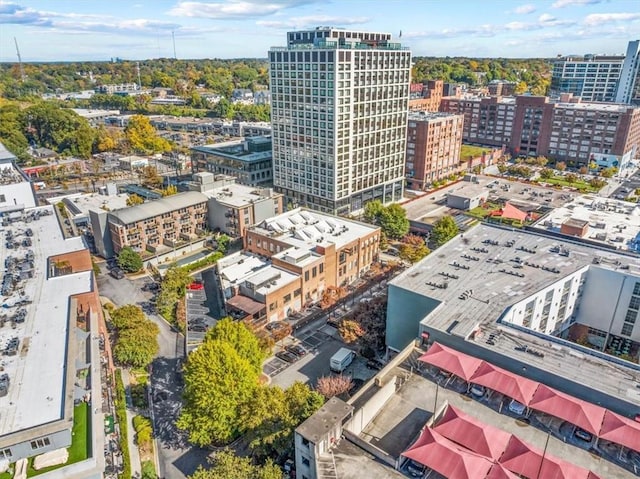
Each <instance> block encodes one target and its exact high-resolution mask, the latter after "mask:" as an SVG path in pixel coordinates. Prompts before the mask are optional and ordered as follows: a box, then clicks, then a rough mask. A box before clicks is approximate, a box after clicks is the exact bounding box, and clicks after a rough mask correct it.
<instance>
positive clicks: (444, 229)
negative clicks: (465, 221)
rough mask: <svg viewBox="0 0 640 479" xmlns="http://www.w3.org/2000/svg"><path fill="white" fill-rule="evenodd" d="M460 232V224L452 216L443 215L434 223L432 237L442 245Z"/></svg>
mask: <svg viewBox="0 0 640 479" xmlns="http://www.w3.org/2000/svg"><path fill="white" fill-rule="evenodd" d="M458 233H459V229H458V225H456V222H455V221H454V220H453V218H452V217H451V216H443V217H442V218H440V219H439V220H438V221H436V222H435V224H434V225H433V230H432V231H431V239H432V240H433V242H434V243H435V244H436V246H442V245H443V244H445V243H446V242H447V241H449V240H450V239H451V238H453V237H454V236H456V235H457V234H458Z"/></svg>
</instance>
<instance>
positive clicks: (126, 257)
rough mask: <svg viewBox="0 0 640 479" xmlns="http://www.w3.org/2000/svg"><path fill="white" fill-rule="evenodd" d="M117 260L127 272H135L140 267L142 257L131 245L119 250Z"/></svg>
mask: <svg viewBox="0 0 640 479" xmlns="http://www.w3.org/2000/svg"><path fill="white" fill-rule="evenodd" d="M117 262H118V266H120V267H121V268H122V269H123V270H125V271H126V272H127V273H136V272H138V271H140V270H141V269H142V257H141V256H140V254H139V253H137V252H136V251H134V250H133V248H131V246H125V247H124V248H122V249H121V250H120V252H119V253H118V258H117Z"/></svg>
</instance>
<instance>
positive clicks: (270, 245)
mask: <svg viewBox="0 0 640 479" xmlns="http://www.w3.org/2000/svg"><path fill="white" fill-rule="evenodd" d="M379 241H380V229H379V228H377V227H374V226H371V225H367V224H364V223H360V222H357V221H353V220H346V219H344V218H340V217H337V216H332V215H328V214H322V213H316V212H312V211H309V210H306V209H295V210H292V211H289V212H287V213H283V214H281V215H278V216H274V217H272V218H269V219H266V220H264V221H262V222H261V223H260V224H258V225H255V226H252V227H251V228H249V229H247V230H246V231H245V234H244V248H245V251H244V253H242V254H238V255H236V256H234V257H230V258H224V259H223V260H221V261H220V262H219V263H218V271H219V274H220V278H221V279H222V283H223V285H222V287H223V290H224V296H225V301H226V305H227V311H235V312H236V314H237V315H238V316H239V317H251V318H253V319H254V320H259V319H261V318H264V319H266V320H268V321H274V320H277V319H284V318H285V317H287V316H288V315H289V314H290V313H292V312H295V311H299V310H300V309H302V308H304V307H305V306H307V305H309V304H312V303H315V302H317V301H319V300H320V299H322V295H323V293H324V292H325V291H326V290H327V289H328V288H337V287H346V286H348V285H350V284H351V283H353V282H354V281H356V280H357V279H358V278H360V277H362V275H364V274H365V273H366V272H367V271H368V270H369V268H370V266H371V263H372V262H373V261H374V260H375V258H376V257H377V255H378V244H379Z"/></svg>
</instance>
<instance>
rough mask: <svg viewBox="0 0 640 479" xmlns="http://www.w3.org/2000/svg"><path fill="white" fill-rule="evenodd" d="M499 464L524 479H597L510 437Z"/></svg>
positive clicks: (586, 470) (579, 468) (591, 473)
mask: <svg viewBox="0 0 640 479" xmlns="http://www.w3.org/2000/svg"><path fill="white" fill-rule="evenodd" d="M500 464H502V466H503V467H504V468H506V469H508V470H509V471H511V472H513V473H515V474H519V475H521V476H524V477H530V478H534V477H541V478H542V477H543V478H544V479H599V477H598V476H597V475H595V474H594V473H593V472H591V471H589V470H588V469H584V468H582V467H579V466H576V465H574V464H571V463H570V462H567V461H564V460H562V459H558V458H557V457H553V456H551V455H549V454H545V455H544V457H543V455H542V453H541V452H540V451H539V450H537V449H534V448H532V447H531V446H529V445H528V444H526V443H524V442H522V441H521V440H520V439H518V438H517V437H516V436H512V438H511V441H510V442H509V445H508V446H507V450H506V451H505V452H504V454H503V455H502V457H501V458H500Z"/></svg>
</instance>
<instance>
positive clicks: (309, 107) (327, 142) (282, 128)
mask: <svg viewBox="0 0 640 479" xmlns="http://www.w3.org/2000/svg"><path fill="white" fill-rule="evenodd" d="M287 36H288V45H287V46H286V47H274V48H272V49H271V50H270V51H269V64H270V80H271V81H270V89H271V122H272V127H273V167H274V185H275V186H276V188H277V189H278V190H279V191H280V192H281V193H284V194H285V195H286V196H287V199H288V201H289V202H291V203H293V204H295V205H299V206H306V207H309V208H312V209H316V210H320V211H324V212H328V213H334V214H344V213H349V212H352V211H358V210H360V209H362V208H363V206H364V203H365V202H367V201H369V200H372V199H379V200H381V201H382V202H384V203H388V202H391V201H396V200H399V199H401V198H402V191H403V183H404V155H405V146H406V135H407V134H406V125H407V115H408V101H409V82H410V71H411V53H410V51H409V50H408V49H407V48H406V47H402V45H401V44H400V43H394V42H392V39H391V35H390V34H388V33H372V32H355V31H345V30H341V29H335V28H329V27H319V28H316V29H315V30H309V31H299V32H289V33H288V35H287Z"/></svg>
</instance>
